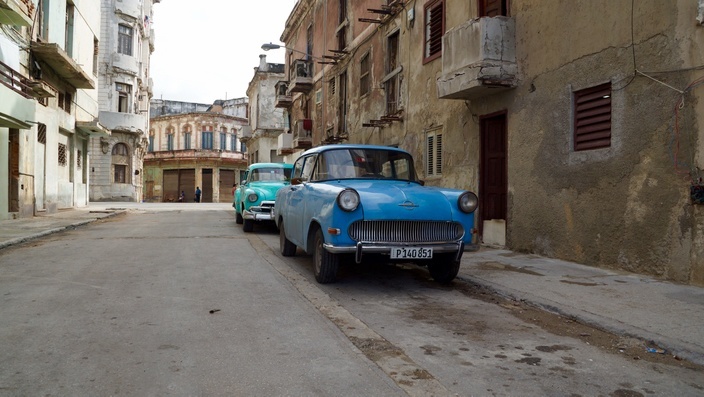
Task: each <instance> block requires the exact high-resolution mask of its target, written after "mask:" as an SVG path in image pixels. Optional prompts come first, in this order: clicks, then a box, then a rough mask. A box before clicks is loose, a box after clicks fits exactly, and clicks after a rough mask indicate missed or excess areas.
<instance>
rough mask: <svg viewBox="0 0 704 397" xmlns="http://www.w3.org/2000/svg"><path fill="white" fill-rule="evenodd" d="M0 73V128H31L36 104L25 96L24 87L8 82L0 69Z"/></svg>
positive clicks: (13, 81) (11, 81) (15, 82)
mask: <svg viewBox="0 0 704 397" xmlns="http://www.w3.org/2000/svg"><path fill="white" fill-rule="evenodd" d="M9 70H12V69H9ZM0 72H1V73H0V98H2V100H0V127H5V128H18V129H25V130H27V129H30V128H32V124H30V122H31V121H34V120H35V115H34V113H35V109H36V103H37V102H36V101H34V100H33V99H32V98H31V97H30V96H29V95H27V93H26V91H25V86H21V85H19V84H18V83H19V82H18V81H16V80H14V79H12V80H10V79H9V78H8V77H7V75H6V71H5V70H4V69H3V68H1V67H0ZM15 73H17V72H15Z"/></svg>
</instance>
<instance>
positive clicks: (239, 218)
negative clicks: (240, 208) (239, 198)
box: [235, 211, 244, 225]
mask: <svg viewBox="0 0 704 397" xmlns="http://www.w3.org/2000/svg"><path fill="white" fill-rule="evenodd" d="M242 221H244V219H242V214H240V213H239V212H237V211H235V223H237V224H238V225H241V224H242Z"/></svg>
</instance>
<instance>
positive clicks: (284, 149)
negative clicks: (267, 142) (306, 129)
mask: <svg viewBox="0 0 704 397" xmlns="http://www.w3.org/2000/svg"><path fill="white" fill-rule="evenodd" d="M278 140H279V143H278V145H277V146H276V155H277V156H283V155H285V154H291V153H293V152H294V148H293V134H292V133H291V131H290V130H289V129H286V130H284V132H283V133H281V134H279V137H278Z"/></svg>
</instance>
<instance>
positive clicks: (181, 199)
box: [178, 190, 186, 203]
mask: <svg viewBox="0 0 704 397" xmlns="http://www.w3.org/2000/svg"><path fill="white" fill-rule="evenodd" d="M184 201H186V192H184V191H183V190H181V195H180V196H178V202H179V203H183V202H184Z"/></svg>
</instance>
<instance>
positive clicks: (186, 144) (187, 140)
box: [183, 132, 191, 149]
mask: <svg viewBox="0 0 704 397" xmlns="http://www.w3.org/2000/svg"><path fill="white" fill-rule="evenodd" d="M183 148H184V149H190V148H191V133H190V132H187V133H185V134H183Z"/></svg>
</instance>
